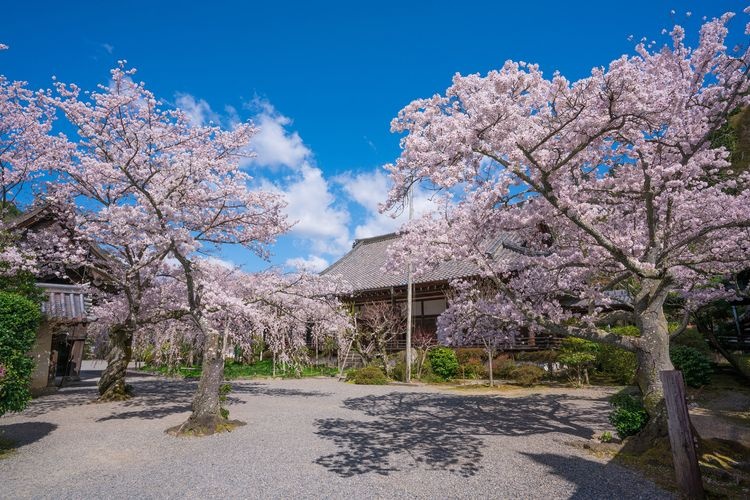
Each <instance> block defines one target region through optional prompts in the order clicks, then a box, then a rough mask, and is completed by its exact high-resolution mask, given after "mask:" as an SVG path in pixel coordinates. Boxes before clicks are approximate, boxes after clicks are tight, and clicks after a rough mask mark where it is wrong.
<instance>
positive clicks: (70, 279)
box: [8, 205, 100, 396]
mask: <svg viewBox="0 0 750 500" xmlns="http://www.w3.org/2000/svg"><path fill="white" fill-rule="evenodd" d="M56 215H57V214H56V211H55V209H54V207H51V206H47V205H45V206H41V207H37V208H35V209H33V210H30V211H28V212H27V213H25V214H23V215H21V216H19V217H17V218H16V219H14V220H12V221H10V223H9V224H8V227H9V229H10V230H11V231H12V232H13V233H15V234H16V235H17V237H19V238H20V239H23V238H24V237H25V235H26V234H27V233H28V232H29V231H33V232H38V233H43V232H44V231H45V230H48V229H49V228H50V226H52V225H55V224H58V223H59V222H58V221H57V219H56ZM90 251H92V252H97V254H99V253H100V251H99V250H98V249H95V248H91V249H90ZM90 274H91V273H90V272H89V270H87V269H85V268H65V269H62V270H60V272H58V273H56V274H53V275H38V276H36V278H37V283H36V285H37V286H38V287H39V288H41V289H42V291H43V292H44V296H45V299H46V300H45V301H44V302H42V304H41V310H42V322H41V324H40V326H39V329H38V330H37V336H36V342H35V343H34V347H33V348H32V350H31V352H30V353H29V354H30V356H31V357H32V358H33V359H34V361H35V367H34V372H33V375H32V380H31V393H32V394H33V395H35V396H36V395H40V394H45V393H48V392H52V391H54V390H56V389H57V388H58V387H59V386H60V385H62V384H63V383H64V382H65V381H67V380H78V379H79V377H80V371H81V362H82V361H83V355H84V347H85V342H86V337H87V333H88V327H89V324H90V323H91V322H92V321H93V320H94V318H93V317H92V316H91V305H92V300H91V293H90V290H89V287H88V286H87V283H88V282H90V281H91V279H92V276H91V275H90Z"/></svg>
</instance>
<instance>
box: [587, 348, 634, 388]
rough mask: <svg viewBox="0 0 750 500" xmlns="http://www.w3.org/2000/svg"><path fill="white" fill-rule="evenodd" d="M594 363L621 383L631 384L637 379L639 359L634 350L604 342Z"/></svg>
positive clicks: (601, 370)
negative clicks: (636, 371)
mask: <svg viewBox="0 0 750 500" xmlns="http://www.w3.org/2000/svg"><path fill="white" fill-rule="evenodd" d="M594 363H595V364H596V367H597V369H598V370H599V371H600V372H601V373H604V374H606V375H609V376H611V377H612V378H614V379H615V381H616V382H617V383H619V384H623V385H629V384H632V383H633V381H634V380H635V370H636V366H637V361H636V359H635V353H633V352H629V351H626V350H625V349H621V348H619V347H617V346H613V345H609V344H602V345H601V346H600V347H599V352H597V353H596V361H595V362H594Z"/></svg>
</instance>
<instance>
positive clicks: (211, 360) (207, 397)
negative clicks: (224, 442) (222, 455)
mask: <svg viewBox="0 0 750 500" xmlns="http://www.w3.org/2000/svg"><path fill="white" fill-rule="evenodd" d="M205 331H206V333H207V336H206V343H205V346H204V348H203V365H202V371H201V379H200V382H199V383H198V390H197V391H196V393H195V397H194V398H193V413H192V414H191V415H190V417H189V418H188V419H187V421H186V422H185V423H183V424H182V425H180V426H177V427H173V428H171V429H167V432H168V433H170V434H174V435H190V436H205V435H209V434H214V433H216V432H224V431H230V430H232V429H233V428H234V427H236V426H238V425H243V422H239V421H236V420H227V419H226V418H224V417H223V416H222V415H221V400H220V395H219V389H220V387H221V384H222V382H223V381H224V356H223V353H222V348H221V337H220V335H219V332H217V331H216V330H214V329H206V330H205Z"/></svg>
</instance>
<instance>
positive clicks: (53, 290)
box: [37, 283, 91, 321]
mask: <svg viewBox="0 0 750 500" xmlns="http://www.w3.org/2000/svg"><path fill="white" fill-rule="evenodd" d="M37 286H39V287H40V288H42V289H43V290H44V294H45V295H46V297H47V300H46V301H45V302H42V314H43V315H44V316H45V317H47V318H48V319H57V320H67V321H87V320H88V319H89V311H90V310H91V299H90V296H89V295H88V294H87V293H86V290H85V288H83V287H81V286H78V285H60V284H57V283H37Z"/></svg>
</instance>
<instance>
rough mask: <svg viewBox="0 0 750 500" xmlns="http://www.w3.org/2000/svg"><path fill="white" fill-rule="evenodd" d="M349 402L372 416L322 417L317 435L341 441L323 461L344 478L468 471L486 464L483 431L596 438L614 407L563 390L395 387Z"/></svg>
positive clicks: (347, 404)
mask: <svg viewBox="0 0 750 500" xmlns="http://www.w3.org/2000/svg"><path fill="white" fill-rule="evenodd" d="M581 403H585V404H583V405H581ZM344 407H345V408H347V409H350V410H354V411H359V412H362V413H363V414H364V415H365V416H367V417H370V418H368V419H365V420H346V419H341V418H327V419H319V420H317V421H316V422H315V425H316V426H317V427H318V430H317V431H316V434H317V435H318V436H320V437H321V438H323V439H328V440H331V441H333V442H334V443H335V445H336V446H337V447H338V448H339V451H337V452H336V453H333V454H330V455H325V456H323V457H320V458H319V459H317V460H316V463H317V464H319V465H322V466H323V467H326V468H327V469H328V470H330V471H331V472H334V473H336V474H338V475H340V476H343V477H351V476H355V475H358V474H366V473H369V472H372V473H376V474H381V475H388V474H390V473H391V472H393V471H397V470H403V469H405V468H410V467H423V468H428V469H433V470H445V471H449V472H452V473H455V474H459V475H461V476H464V477H469V476H473V475H474V474H476V473H477V472H478V471H479V469H480V467H481V466H480V461H481V459H482V456H483V451H482V450H483V448H484V447H485V443H484V439H483V436H528V435H532V434H552V433H560V434H564V435H568V436H576V437H581V438H590V437H592V436H593V430H592V429H593V428H596V425H597V424H600V423H601V422H602V421H603V420H606V419H605V417H604V415H605V414H606V412H607V403H606V402H605V401H601V400H598V399H591V400H584V398H581V397H576V398H570V397H567V396H564V395H531V396H527V397H514V398H498V397H492V396H458V395H456V396H454V395H449V394H420V393H390V394H386V395H382V396H375V395H372V396H365V397H361V398H351V399H347V400H345V401H344Z"/></svg>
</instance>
